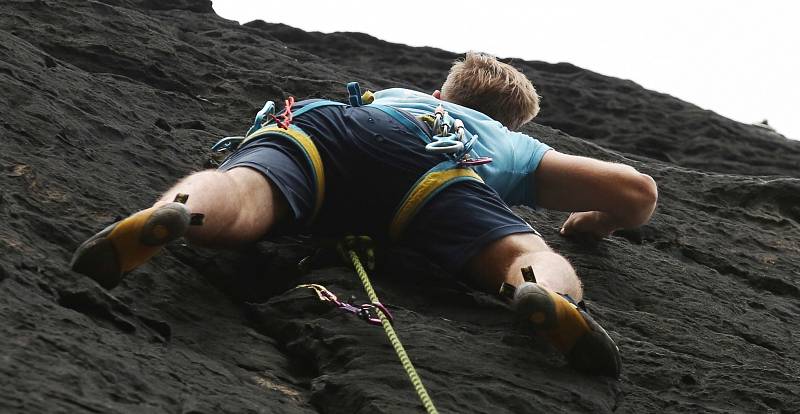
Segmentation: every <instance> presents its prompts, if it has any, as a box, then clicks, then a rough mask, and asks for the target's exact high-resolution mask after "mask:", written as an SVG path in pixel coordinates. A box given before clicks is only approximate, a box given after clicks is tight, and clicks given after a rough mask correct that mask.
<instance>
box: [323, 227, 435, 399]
mask: <svg viewBox="0 0 800 414" xmlns="http://www.w3.org/2000/svg"><path fill="white" fill-rule="evenodd" d="M338 250H339V253H340V254H341V255H342V258H344V259H346V260H347V259H349V261H350V262H351V263H352V264H353V268H354V269H355V271H356V273H357V274H358V277H359V279H361V284H362V285H363V286H364V290H365V291H366V292H367V296H368V297H369V300H370V301H371V302H372V304H380V303H381V302H380V300H378V295H377V294H376V293H375V290H374V289H373V288H372V283H370V280H369V276H368V275H367V271H366V270H365V269H364V266H363V265H362V264H361V259H360V258H359V255H358V253H357V251H359V250H360V251H361V252H362V254H366V255H367V256H372V257H374V253H373V252H371V251H372V247H371V244H370V240H369V238H368V237H365V236H361V237H355V236H348V237H345V239H344V240H343V241H342V242H341V243H339V246H338ZM376 309H377V310H378V312H377V313H378V317H379V318H380V324H381V325H382V326H383V330H384V331H385V332H386V336H387V337H388V338H389V342H390V343H391V344H392V348H394V351H395V353H396V354H397V358H398V359H400V363H401V364H402V365H403V369H405V371H406V374H407V375H408V378H409V379H410V380H411V384H412V385H414V390H415V391H416V392H417V395H418V396H419V399H420V401H421V402H422V406H423V407H425V411H426V412H427V413H428V414H438V411H436V407H435V406H434V405H433V400H431V397H430V396H429V395H428V391H427V390H426V389H425V385H423V384H422V380H421V379H420V377H419V375H418V374H417V370H416V369H415V368H414V365H413V364H412V363H411V359H409V358H408V354H407V353H406V350H405V348H404V347H403V344H402V343H401V342H400V338H398V337H397V333H396V332H395V330H394V327H393V326H392V316H391V314H389V313H388V312H387V311H386V308H385V307H384V306H383V305H381V306H380V307H377V308H376Z"/></svg>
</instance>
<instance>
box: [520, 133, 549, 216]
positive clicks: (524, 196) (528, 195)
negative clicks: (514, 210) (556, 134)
mask: <svg viewBox="0 0 800 414" xmlns="http://www.w3.org/2000/svg"><path fill="white" fill-rule="evenodd" d="M510 134H511V135H512V136H513V139H512V142H513V143H514V151H513V153H514V162H515V165H514V171H515V172H516V173H517V174H519V175H520V176H521V177H520V178H521V179H520V180H519V181H518V182H517V184H516V186H515V187H516V188H514V189H513V190H512V193H513V194H514V195H515V196H516V197H514V198H517V199H518V200H519V202H521V203H522V204H525V205H527V206H529V207H536V180H535V172H536V169H537V168H539V163H541V161H542V158H543V157H544V154H545V153H546V152H547V151H550V150H551V149H553V148H552V147H550V146H549V145H547V144H544V143H542V142H541V141H539V140H538V139H536V138H533V137H531V136H528V135H526V134H523V133H521V132H510Z"/></svg>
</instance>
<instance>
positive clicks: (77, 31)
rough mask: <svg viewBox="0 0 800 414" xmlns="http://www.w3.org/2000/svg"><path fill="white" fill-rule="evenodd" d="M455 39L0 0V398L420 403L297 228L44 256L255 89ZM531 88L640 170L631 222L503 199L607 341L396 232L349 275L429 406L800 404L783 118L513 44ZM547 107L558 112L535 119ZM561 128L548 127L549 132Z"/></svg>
mask: <svg viewBox="0 0 800 414" xmlns="http://www.w3.org/2000/svg"><path fill="white" fill-rule="evenodd" d="M455 57H456V55H455V54H452V53H449V52H444V51H441V50H436V49H427V48H411V47H406V46H402V45H395V44H389V43H385V42H381V41H379V40H376V39H374V38H372V37H369V36H367V35H363V34H349V33H348V34H341V33H340V34H332V35H322V34H318V33H305V32H302V31H298V30H296V29H291V28H288V27H286V26H282V25H271V24H265V23H263V22H255V23H250V24H246V25H244V26H240V25H238V24H236V23H235V22H231V21H227V20H225V19H222V18H220V17H218V16H216V15H215V14H214V13H213V10H212V9H211V4H210V3H209V2H207V1H189V0H184V1H155V0H141V1H133V0H129V1H125V0H118V1H104V2H97V1H90V2H83V1H77V0H70V1H43V0H39V1H6V2H3V3H2V4H0V96H2V99H0V114H2V115H0V134H2V138H1V142H2V144H3V149H2V151H0V218H2V220H0V320H2V324H1V325H0V330H2V332H0V378H2V381H0V396H2V398H0V412H3V413H5V412H12V413H17V412H19V413H23V412H26V413H27V412H69V413H73V412H103V413H107V412H110V413H114V412H119V413H131V412H141V413H150V412H180V413H218V412H230V413H242V412H264V413H270V412H275V413H285V412H297V413H305V412H309V413H311V412H324V413H375V412H385V413H397V412H415V411H419V410H421V406H420V405H419V403H418V402H417V400H416V397H415V395H414V393H413V390H412V388H411V386H410V384H409V383H408V380H407V379H406V378H405V375H404V373H403V371H402V368H401V367H400V365H399V363H398V362H397V360H396V357H395V356H394V353H393V352H392V350H391V348H390V346H389V345H388V343H387V341H386V339H385V338H384V336H383V333H382V332H381V331H380V330H379V329H376V328H373V327H370V326H368V325H366V324H364V323H363V322H361V321H358V320H355V319H353V318H351V317H349V316H348V315H345V314H341V313H339V312H337V311H336V310H334V309H331V308H330V307H328V306H327V305H325V304H323V303H320V302H319V301H317V300H316V299H315V297H314V296H313V294H312V293H311V292H309V291H306V290H302V289H300V290H297V289H295V290H292V289H291V288H292V287H293V286H295V285H297V284H299V283H309V282H316V283H322V284H324V285H326V286H328V287H329V288H330V289H331V290H333V291H334V292H336V293H337V294H339V296H340V297H348V296H350V295H355V296H356V297H357V298H358V300H359V301H362V300H364V294H363V293H362V290H361V288H360V285H359V284H358V281H357V279H356V278H355V276H354V275H353V274H352V272H351V271H350V270H348V269H347V268H345V267H342V266H341V265H329V266H321V267H320V268H318V269H315V270H313V271H312V272H310V273H309V274H307V275H302V276H301V275H298V274H297V272H296V271H295V266H294V264H295V263H297V261H298V260H299V259H300V258H302V257H304V256H305V255H307V254H308V253H309V252H310V248H309V247H308V246H307V245H305V244H300V243H298V242H297V241H293V240H285V241H274V242H264V243H260V244H258V245H255V246H251V247H248V248H246V249H244V250H242V251H239V252H225V253H220V252H212V251H205V250H201V249H196V248H190V247H187V246H185V245H182V244H180V243H175V244H173V245H171V246H170V247H169V248H168V249H167V251H166V252H165V254H162V255H160V256H158V257H157V258H156V259H154V260H153V261H151V262H150V263H148V264H146V265H145V266H143V267H142V268H141V269H139V270H137V271H136V272H135V273H134V274H132V275H131V276H130V277H129V278H128V279H126V280H125V282H123V284H122V286H120V287H119V288H117V289H115V290H113V291H111V292H106V291H104V290H102V289H101V288H100V287H99V286H97V285H96V284H94V283H93V282H92V281H90V280H88V279H86V278H85V277H82V276H80V275H78V274H75V273H72V272H71V271H69V270H67V269H66V267H67V265H66V264H67V262H68V260H69V258H70V255H71V253H72V251H73V250H74V248H75V247H77V245H78V244H79V243H80V242H81V241H82V240H84V239H85V238H86V237H88V236H89V235H91V234H92V233H93V232H95V231H96V230H98V229H100V228H102V227H103V226H104V225H106V224H108V223H111V222H113V221H114V220H115V219H116V218H117V217H120V216H124V215H126V214H128V213H130V212H132V211H135V210H136V209H139V208H141V207H144V206H146V205H148V204H149V203H150V202H152V200H153V198H154V196H155V195H156V193H157V192H159V191H163V190H165V189H166V188H167V187H168V185H169V184H170V183H171V182H172V181H174V180H175V179H177V178H178V177H180V176H182V175H185V174H187V173H189V172H190V171H193V170H196V169H197V168H199V167H200V166H202V165H203V164H204V162H205V160H206V159H207V151H206V149H207V147H208V146H209V145H210V144H211V143H213V142H214V140H215V139H216V138H217V137H219V136H222V135H230V134H238V133H241V132H243V130H245V129H246V128H247V126H248V124H249V122H250V119H251V116H252V114H253V112H254V110H255V109H257V108H258V107H259V106H260V105H261V104H262V103H263V101H264V100H265V99H273V100H278V99H280V98H282V97H284V96H285V95H288V94H293V95H295V96H297V97H299V98H304V97H329V98H335V99H341V98H342V97H343V84H344V82H346V81H349V80H359V81H361V82H362V84H363V85H366V86H370V87H373V88H382V87H390V86H406V87H414V88H417V89H421V90H430V89H433V88H435V87H436V85H437V84H438V83H440V82H441V81H442V79H443V78H444V75H445V71H446V70H447V68H448V67H449V64H450V62H451V61H452V60H453V59H454V58H455ZM514 64H515V65H516V66H518V67H521V68H522V69H524V70H525V72H526V73H527V74H528V75H529V76H530V77H531V78H532V79H533V80H534V82H535V83H536V84H537V86H538V87H539V89H540V92H541V94H542V95H543V96H544V109H543V111H542V115H541V118H539V119H537V120H538V122H540V125H531V126H528V127H526V129H525V132H527V133H529V134H532V135H536V136H537V137H540V138H541V139H542V140H543V141H545V142H547V143H549V144H551V145H553V146H554V147H556V148H558V149H559V150H561V151H563V152H568V153H574V154H584V155H590V156H593V157H598V158H601V159H606V160H615V161H624V162H627V163H631V164H633V165H635V166H636V167H637V168H639V169H641V170H642V171H644V172H646V173H648V174H650V175H652V176H653V177H654V178H655V179H656V180H657V181H658V183H659V186H660V204H659V208H658V211H657V213H656V215H655V216H654V218H653V221H652V223H650V224H648V225H646V226H644V227H643V228H642V229H641V230H639V231H629V232H624V233H620V234H618V235H616V236H614V237H611V238H609V239H608V240H606V241H604V242H602V243H600V244H598V245H596V246H586V245H582V244H580V243H577V242H575V241H572V240H567V239H563V238H560V237H559V236H558V235H557V231H556V230H557V228H558V226H559V225H560V223H561V221H563V219H564V218H565V217H566V214H565V213H556V212H546V211H533V210H530V209H527V208H518V209H517V211H518V212H519V213H520V214H521V215H523V216H524V217H526V218H527V219H529V220H530V221H531V222H533V223H535V225H536V226H537V228H539V229H540V230H541V231H542V233H543V234H544V236H545V238H546V239H547V240H548V241H549V242H550V243H551V245H552V246H553V247H554V248H556V249H557V250H559V251H561V252H563V253H564V254H565V255H566V256H567V257H568V258H569V259H570V260H571V261H572V262H573V263H574V264H575V266H576V268H577V269H578V271H579V274H581V275H582V277H583V280H584V283H585V287H586V294H587V298H588V302H589V306H590V308H591V309H592V311H593V314H594V315H595V316H596V318H597V319H598V320H599V321H600V322H601V323H602V324H603V325H604V326H605V327H606V328H607V329H608V330H609V332H610V334H611V336H612V337H614V338H615V339H616V340H617V341H618V343H619V346H620V348H621V350H622V353H623V361H624V371H623V375H622V379H621V380H620V381H619V382H615V381H611V380H607V379H603V378H596V377H588V376H585V375H581V374H579V373H577V372H575V371H573V370H571V369H569V368H567V367H565V365H564V361H563V359H562V358H561V357H560V356H558V355H556V354H554V353H553V352H551V351H550V350H549V349H547V347H545V346H544V345H543V344H542V343H540V341H538V340H536V339H534V338H531V337H529V336H527V335H525V334H524V333H520V332H516V331H514V330H513V329H512V328H511V327H510V324H509V320H510V318H509V313H508V310H507V309H506V308H505V307H504V306H503V305H502V304H501V303H499V302H498V301H496V300H495V299H494V298H492V297H490V296H489V295H485V294H483V293H480V292H477V291H475V290H473V289H471V288H470V287H468V286H465V285H462V284H459V283H457V282H455V281H453V279H452V278H450V277H448V276H446V275H443V274H441V272H438V271H437V270H436V268H435V266H433V265H431V264H426V263H425V262H424V261H422V260H420V259H419V258H417V257H414V256H413V255H410V253H408V252H402V251H390V252H388V254H387V255H386V257H385V258H384V259H383V265H382V266H381V269H380V270H379V271H377V272H375V274H374V275H373V279H374V283H375V285H376V288H377V290H378V293H379V295H380V296H381V297H382V299H383V300H384V302H386V303H388V304H390V305H391V308H392V310H393V311H394V313H395V315H396V318H397V325H396V326H397V329H398V332H399V335H400V336H401V338H402V339H403V341H404V343H405V345H406V347H407V349H408V351H409V353H410V354H411V356H412V359H413V360H414V362H415V363H416V365H417V367H418V369H419V371H420V374H421V376H422V378H423V380H424V382H425V384H426V385H427V387H428V390H429V391H430V393H431V395H432V397H433V399H434V401H435V402H436V404H437V407H438V408H439V410H440V412H443V413H444V412H448V413H455V412H458V413H482V412H496V413H521V412H559V411H564V412H611V411H618V412H732V411H739V412H798V411H800V397H799V396H798V395H800V352H798V348H797V341H798V333H797V332H798V328H800V322H798V314H800V283H799V282H798V277H800V270H799V269H800V267H799V266H798V264H800V180H798V178H796V177H798V172H797V171H798V170H797V168H796V165H797V164H798V162H799V161H800V143H798V142H793V141H789V140H786V139H785V138H783V137H782V136H780V135H778V134H775V133H772V132H768V131H766V130H763V129H761V128H758V127H753V126H749V125H743V124H740V123H736V122H733V121H730V120H727V119H725V118H723V117H720V116H718V115H716V114H714V113H712V112H709V111H705V110H702V109H699V108H697V107H695V106H693V105H691V104H688V103H685V102H682V101H680V100H678V99H675V98H672V97H670V96H667V95H663V94H658V93H654V92H651V91H647V90H644V89H642V88H641V87H639V86H637V85H636V84H634V83H632V82H630V81H625V80H620V79H614V78H609V77H605V76H601V75H598V74H595V73H592V72H589V71H586V70H583V69H580V68H577V67H575V66H572V65H569V64H557V65H552V64H546V63H541V62H522V61H514ZM553 128H558V129H560V130H562V131H564V132H560V131H558V130H556V129H553ZM568 134H569V135H568Z"/></svg>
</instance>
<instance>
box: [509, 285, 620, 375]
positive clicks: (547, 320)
mask: <svg viewBox="0 0 800 414" xmlns="http://www.w3.org/2000/svg"><path fill="white" fill-rule="evenodd" d="M506 286H509V285H506ZM511 289H514V288H513V287H512V288H511ZM510 297H511V298H512V306H513V308H514V312H515V314H516V319H517V322H518V323H519V324H521V325H522V326H523V327H524V328H527V329H530V330H531V331H533V332H535V333H536V334H538V335H540V336H541V337H543V338H545V339H546V340H547V341H548V342H549V343H550V344H551V345H553V347H555V348H556V349H558V350H559V351H560V352H561V353H562V354H564V355H565V356H566V357H567V361H569V364H570V365H571V366H573V367H574V368H576V369H578V370H580V371H583V372H587V373H590V374H597V375H605V376H609V377H612V378H619V374H620V370H621V368H622V361H621V360H620V356H619V348H617V345H616V344H615V343H614V341H613V340H612V339H611V337H610V336H608V333H606V331H605V329H603V328H602V327H601V326H600V325H599V324H598V323H597V322H595V321H594V319H592V317H591V316H589V314H588V313H587V312H586V310H585V308H584V307H583V306H578V304H576V303H575V302H574V301H573V300H572V298H570V297H569V295H561V294H558V293H556V292H553V291H551V290H549V289H546V288H544V287H542V286H540V285H538V284H536V283H532V282H525V283H523V284H522V285H520V286H519V287H517V288H516V289H514V292H513V296H510ZM581 305H583V304H582V303H581Z"/></svg>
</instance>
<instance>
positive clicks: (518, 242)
mask: <svg viewBox="0 0 800 414" xmlns="http://www.w3.org/2000/svg"><path fill="white" fill-rule="evenodd" d="M534 253H552V254H555V253H553V250H552V249H551V248H550V247H549V246H548V245H547V243H545V241H544V239H542V238H541V237H540V236H538V235H536V234H534V233H518V234H511V235H508V236H505V237H503V238H500V239H497V240H495V241H493V242H492V243H490V244H488V245H487V246H486V247H484V248H483V250H481V251H480V252H479V253H478V254H476V255H475V256H474V257H473V258H471V259H470V260H469V262H467V266H466V271H467V273H469V275H470V277H471V278H472V279H473V280H476V281H478V282H480V284H481V285H486V283H484V282H488V283H489V284H491V285H492V287H491V288H492V289H493V288H494V287H493V285H495V284H498V283H499V282H502V280H504V278H505V275H506V274H507V273H508V271H509V269H510V268H511V266H512V265H514V263H515V262H517V259H519V258H520V257H522V256H530V255H531V254H534Z"/></svg>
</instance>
